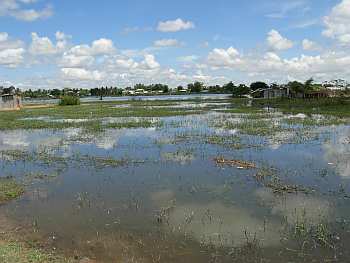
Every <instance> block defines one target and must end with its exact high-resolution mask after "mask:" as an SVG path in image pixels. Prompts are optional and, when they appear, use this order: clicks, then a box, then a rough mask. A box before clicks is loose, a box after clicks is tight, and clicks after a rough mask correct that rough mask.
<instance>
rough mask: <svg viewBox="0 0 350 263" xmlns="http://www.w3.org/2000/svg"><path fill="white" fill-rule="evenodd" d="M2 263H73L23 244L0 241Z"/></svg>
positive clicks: (0, 260) (0, 259)
mask: <svg viewBox="0 0 350 263" xmlns="http://www.w3.org/2000/svg"><path fill="white" fill-rule="evenodd" d="M0 262H4V263H72V262H73V261H71V260H68V259H66V258H64V257H60V256H57V255H54V254H52V253H48V252H44V251H42V250H39V249H36V248H30V247H28V246H26V245H24V244H23V243H20V242H16V241H11V242H2V241H0Z"/></svg>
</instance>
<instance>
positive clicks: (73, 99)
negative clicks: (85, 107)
mask: <svg viewBox="0 0 350 263" xmlns="http://www.w3.org/2000/svg"><path fill="white" fill-rule="evenodd" d="M59 105H60V106H70V105H80V98H79V97H78V96H63V97H62V98H61V100H60V102H59Z"/></svg>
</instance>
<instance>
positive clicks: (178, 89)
mask: <svg viewBox="0 0 350 263" xmlns="http://www.w3.org/2000/svg"><path fill="white" fill-rule="evenodd" d="M176 89H177V91H178V92H180V91H182V90H184V87H182V86H181V85H180V86H178V87H177V88H176Z"/></svg>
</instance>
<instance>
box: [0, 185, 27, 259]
mask: <svg viewBox="0 0 350 263" xmlns="http://www.w3.org/2000/svg"><path fill="white" fill-rule="evenodd" d="M23 193H24V187H23V185H21V184H19V183H17V182H16V181H15V180H14V179H12V178H0V203H4V202H8V201H11V200H13V199H16V198H18V197H20V196H21V195H22V194H23ZM0 262H1V261H0Z"/></svg>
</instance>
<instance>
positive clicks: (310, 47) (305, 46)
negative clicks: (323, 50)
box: [302, 39, 320, 51]
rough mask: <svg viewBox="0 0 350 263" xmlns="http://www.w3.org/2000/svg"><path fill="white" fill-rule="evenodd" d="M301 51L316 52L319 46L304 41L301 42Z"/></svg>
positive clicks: (306, 40) (307, 40)
mask: <svg viewBox="0 0 350 263" xmlns="http://www.w3.org/2000/svg"><path fill="white" fill-rule="evenodd" d="M302 45H303V49H304V50H309V51H317V50H319V49H320V47H319V45H318V44H317V43H315V42H313V41H311V40H309V39H304V40H303V42H302Z"/></svg>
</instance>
